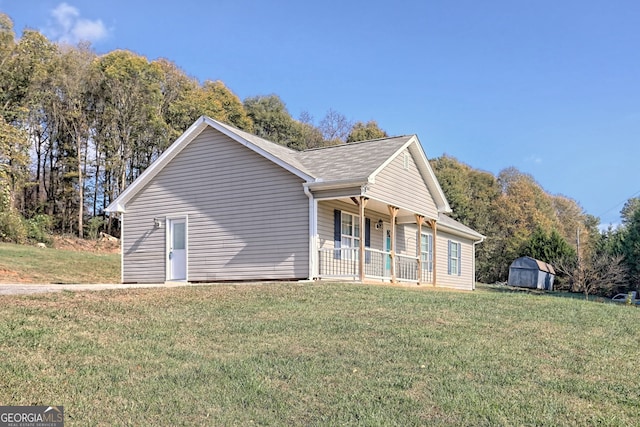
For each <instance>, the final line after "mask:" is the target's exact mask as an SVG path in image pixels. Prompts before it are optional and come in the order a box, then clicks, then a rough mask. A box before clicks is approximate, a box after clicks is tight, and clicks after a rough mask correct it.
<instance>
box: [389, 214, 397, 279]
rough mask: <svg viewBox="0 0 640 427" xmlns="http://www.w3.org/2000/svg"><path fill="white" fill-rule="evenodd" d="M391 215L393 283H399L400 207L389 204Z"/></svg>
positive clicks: (390, 255)
mask: <svg viewBox="0 0 640 427" xmlns="http://www.w3.org/2000/svg"><path fill="white" fill-rule="evenodd" d="M388 208H389V215H391V251H390V254H389V257H390V258H391V283H397V282H398V280H397V278H396V216H397V215H398V211H399V210H400V209H399V208H397V207H395V206H391V205H388Z"/></svg>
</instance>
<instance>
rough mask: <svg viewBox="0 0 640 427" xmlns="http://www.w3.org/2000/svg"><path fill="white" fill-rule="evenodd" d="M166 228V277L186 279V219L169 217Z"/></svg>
mask: <svg viewBox="0 0 640 427" xmlns="http://www.w3.org/2000/svg"><path fill="white" fill-rule="evenodd" d="M168 230H169V236H168V237H169V238H168V239H167V240H168V242H167V243H168V247H167V252H168V253H167V256H168V258H169V277H168V279H169V280H187V221H186V220H185V219H184V218H180V219H170V220H169V227H168Z"/></svg>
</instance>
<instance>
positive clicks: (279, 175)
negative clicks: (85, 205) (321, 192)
mask: <svg viewBox="0 0 640 427" xmlns="http://www.w3.org/2000/svg"><path fill="white" fill-rule="evenodd" d="M308 206H309V199H308V198H307V196H306V195H305V194H304V191H303V187H302V180H301V179H300V178H298V177H296V176H295V175H293V174H292V173H290V172H287V171H286V170H284V169H283V168H281V167H280V166H278V165H276V164H274V163H273V162H271V161H269V160H267V159H265V158H264V157H262V156H260V155H259V154H257V153H255V152H253V151H251V150H250V149H249V148H247V147H245V146H243V145H242V144H240V143H238V142H236V141H233V140H232V139H230V138H229V137H227V136H225V135H223V134H221V133H220V132H218V131H216V130H214V129H210V128H209V129H206V130H205V131H204V132H203V133H202V134H200V135H199V136H198V137H196V139H195V140H194V141H192V142H191V143H190V144H189V145H188V146H187V147H186V148H185V149H184V150H183V151H182V152H181V153H180V154H178V156H176V157H175V158H174V159H173V160H172V161H171V162H170V163H168V164H167V165H166V166H165V167H164V168H163V169H162V171H160V172H159V173H158V175H157V176H156V177H154V178H153V179H152V181H151V182H150V183H149V184H148V185H147V186H146V187H145V188H144V189H143V190H142V191H140V193H138V195H137V196H136V197H135V198H134V199H133V200H131V201H130V202H129V203H128V205H127V207H126V213H125V214H124V215H125V221H124V236H125V241H124V242H123V245H124V246H123V247H124V267H123V268H124V274H123V276H124V278H123V280H124V281H125V282H157V281H164V280H165V278H166V276H165V274H166V273H165V271H166V266H165V238H166V237H165V233H166V231H167V230H166V227H164V226H163V228H161V229H154V228H153V218H154V217H158V218H161V219H162V221H163V224H164V219H165V218H166V217H179V216H186V217H187V219H188V238H187V248H188V265H187V279H188V280H190V281H216V280H254V279H295V278H306V277H307V276H308V271H309V254H308V235H309V222H308V221H309V214H308Z"/></svg>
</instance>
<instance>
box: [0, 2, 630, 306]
mask: <svg viewBox="0 0 640 427" xmlns="http://www.w3.org/2000/svg"><path fill="white" fill-rule="evenodd" d="M201 115H207V116H209V117H212V118H214V119H216V120H219V121H222V122H225V123H228V124H231V125H233V126H235V127H237V128H239V129H243V130H245V131H247V132H251V133H254V134H256V135H258V136H261V137H264V138H265V139H268V140H271V141H273V142H276V143H279V144H282V145H286V146H288V147H290V148H292V149H297V150H302V149H308V148H318V147H323V146H327V145H335V144H343V143H350V142H355V141H361V140H367V139H374V138H380V137H386V136H387V133H386V132H385V131H384V130H383V129H381V128H380V127H379V126H378V124H377V123H376V122H375V121H373V120H371V121H366V122H365V121H359V122H355V123H353V122H351V121H350V120H348V119H347V118H346V117H345V116H344V115H342V114H340V113H339V112H337V111H334V110H329V111H328V112H327V113H326V115H325V116H324V117H323V118H322V119H321V120H320V121H319V122H318V123H317V124H316V123H315V121H314V118H313V117H312V116H311V115H310V114H309V113H308V112H303V113H302V114H301V115H300V117H299V118H297V119H295V118H293V117H292V116H291V115H290V113H289V112H288V111H287V108H286V105H285V103H284V102H283V101H282V100H281V99H280V98H279V97H278V96H277V95H273V94H272V95H263V96H252V97H248V98H246V99H244V100H240V99H239V98H238V97H237V96H236V95H235V94H234V93H233V92H232V91H231V90H230V89H229V88H227V87H226V86H225V85H224V83H223V82H221V81H209V80H207V81H205V82H203V83H201V82H199V81H198V80H196V79H194V78H192V77H189V76H188V75H187V74H186V73H185V72H184V71H182V70H181V69H180V68H179V67H178V66H177V65H176V64H174V63H173V62H171V61H169V60H167V59H158V60H154V61H149V60H148V59H147V58H145V57H143V56H140V55H137V54H135V53H133V52H130V51H126V50H116V51H112V52H108V53H106V54H103V55H98V54H96V53H95V52H94V51H93V50H92V49H91V47H90V46H89V45H83V44H80V45H78V46H65V45H60V44H57V43H54V42H52V41H50V40H48V39H47V38H46V37H45V36H44V35H42V34H40V33H39V32H37V31H34V30H25V31H24V32H23V34H22V36H21V37H20V38H17V37H16V34H15V32H14V30H13V23H12V21H11V19H10V18H9V17H8V16H6V15H3V14H0V240H5V241H15V242H23V241H25V240H27V239H34V240H39V241H43V240H46V239H47V236H48V233H50V232H55V233H70V234H75V235H78V236H79V237H83V236H95V235H96V233H97V231H99V230H104V231H106V232H108V233H110V234H118V228H117V223H115V222H112V219H111V217H109V216H105V214H104V208H105V207H106V206H107V205H108V204H109V203H110V202H111V201H113V200H114V199H115V198H116V197H117V196H118V195H119V194H120V192H121V191H122V190H124V189H125V188H126V187H127V186H128V185H129V184H130V183H131V182H132V181H133V180H134V179H135V178H137V177H138V176H139V175H140V174H141V173H142V172H143V171H144V170H145V169H146V168H147V167H148V166H149V165H150V164H151V163H152V162H153V161H154V160H155V159H156V158H157V157H158V156H159V155H160V154H161V153H162V152H163V151H164V150H165V149H166V148H167V147H168V146H169V144H170V143H171V142H173V141H174V140H175V139H176V138H177V137H178V136H179V135H180V134H182V132H184V130H185V129H186V128H187V127H188V126H190V125H191V124H192V123H193V122H194V121H195V120H196V119H197V118H198V117H199V116H201ZM431 164H432V166H433V169H434V171H435V173H436V176H437V177H438V180H439V181H440V184H441V186H442V188H443V191H444V192H445V195H446V197H447V199H448V200H449V202H450V204H451V207H452V208H453V213H452V216H453V217H454V219H457V220H459V221H461V222H462V223H464V224H466V225H468V226H470V227H472V228H474V229H475V230H477V231H479V232H480V233H482V234H484V235H485V236H487V238H486V240H485V241H484V242H483V243H482V244H481V245H479V246H478V247H477V248H478V249H477V263H476V265H477V269H478V279H479V280H480V281H483V282H495V281H505V280H506V278H507V276H508V268H509V264H510V263H511V261H512V260H513V259H515V258H517V257H519V256H522V255H529V256H532V257H534V258H538V259H541V260H543V261H546V262H550V263H552V264H554V265H557V266H558V267H559V269H560V270H561V272H562V273H563V274H562V280H560V284H561V285H563V284H564V286H565V287H568V288H570V289H572V290H575V291H583V292H585V290H586V293H587V295H588V294H589V293H597V292H600V293H606V292H613V291H618V290H621V291H624V290H628V289H637V287H638V284H639V282H640V271H639V270H640V267H639V266H640V207H639V205H640V204H639V203H638V199H630V200H629V201H628V203H627V205H625V208H624V209H623V212H622V216H623V219H624V223H623V225H622V226H621V227H620V228H617V229H610V230H607V231H605V232H600V231H599V229H598V225H599V220H598V218H596V217H593V216H591V215H589V214H587V213H585V212H584V211H583V209H582V208H581V207H580V206H579V205H578V203H577V202H575V201H574V200H572V199H570V198H567V197H564V196H554V195H550V194H548V193H547V192H546V191H545V190H544V189H543V188H541V187H540V186H539V185H538V184H537V183H536V182H535V180H534V179H533V177H531V176H530V175H527V174H523V173H521V172H520V171H518V170H517V169H514V168H507V169H505V170H503V171H502V172H500V173H499V174H498V176H494V175H492V174H490V173H487V172H483V171H479V170H475V169H473V168H471V167H470V166H468V165H465V164H462V163H460V162H458V161H457V160H456V159H455V158H452V157H449V156H446V155H445V156H442V157H440V158H437V159H433V160H432V161H431Z"/></svg>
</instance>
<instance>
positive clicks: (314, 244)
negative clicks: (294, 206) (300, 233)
mask: <svg viewBox="0 0 640 427" xmlns="http://www.w3.org/2000/svg"><path fill="white" fill-rule="evenodd" d="M302 188H304V194H306V195H307V197H308V198H309V280H313V279H315V278H316V277H318V201H317V200H316V199H315V197H313V193H311V190H309V183H308V182H305V183H304V184H302Z"/></svg>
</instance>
